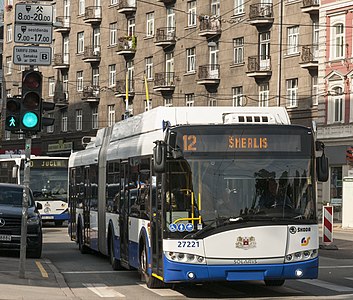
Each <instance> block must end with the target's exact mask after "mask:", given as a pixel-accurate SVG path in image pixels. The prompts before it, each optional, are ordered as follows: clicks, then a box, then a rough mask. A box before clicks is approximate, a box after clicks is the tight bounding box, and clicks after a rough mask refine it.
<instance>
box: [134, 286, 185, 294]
mask: <svg viewBox="0 0 353 300" xmlns="http://www.w3.org/2000/svg"><path fill="white" fill-rule="evenodd" d="M138 285H139V286H142V287H143V288H145V289H146V290H149V291H150V292H152V293H155V294H157V295H158V296H161V297H175V296H182V297H185V295H183V294H181V293H179V292H177V291H174V290H171V289H149V288H148V287H147V285H146V284H141V283H138Z"/></svg>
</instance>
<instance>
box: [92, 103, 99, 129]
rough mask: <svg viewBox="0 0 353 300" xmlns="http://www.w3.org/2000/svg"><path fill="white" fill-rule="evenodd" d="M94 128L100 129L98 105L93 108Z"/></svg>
mask: <svg viewBox="0 0 353 300" xmlns="http://www.w3.org/2000/svg"><path fill="white" fill-rule="evenodd" d="M92 129H98V107H93V108H92Z"/></svg>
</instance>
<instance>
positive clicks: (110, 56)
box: [0, 0, 319, 155]
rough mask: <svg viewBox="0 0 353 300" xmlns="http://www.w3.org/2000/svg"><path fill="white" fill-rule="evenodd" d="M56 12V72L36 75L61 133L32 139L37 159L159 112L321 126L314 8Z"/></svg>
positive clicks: (17, 139) (197, 4)
mask: <svg viewBox="0 0 353 300" xmlns="http://www.w3.org/2000/svg"><path fill="white" fill-rule="evenodd" d="M5 2H6V3H5V4H6V5H10V6H12V9H10V8H8V9H7V10H5V12H4V58H3V63H4V80H3V82H4V90H5V91H6V92H5V94H6V95H7V96H14V95H20V94H21V73H22V70H24V69H26V68H28V66H20V65H14V64H13V57H12V55H13V54H12V51H13V47H14V45H15V43H14V38H13V28H14V12H15V8H14V6H15V4H16V3H17V2H19V1H12V0H6V1H5ZM43 3H44V2H43ZM50 3H52V5H53V6H54V14H55V16H54V20H55V24H54V25H55V27H54V41H53V43H52V48H53V62H52V65H51V66H50V67H44V66H38V68H39V70H40V71H41V72H42V73H43V76H44V82H45V84H44V90H43V98H44V99H45V100H46V101H53V102H55V103H56V107H55V110H54V111H52V112H49V114H50V116H52V117H55V124H54V126H51V127H47V128H45V130H44V131H43V132H41V133H38V135H37V136H36V137H34V138H33V150H34V151H33V152H34V153H37V154H50V155H54V154H55V155H69V153H70V152H71V151H76V150H79V149H82V143H81V139H82V137H84V136H92V135H94V134H95V132H96V130H97V129H98V128H101V127H105V126H110V125H112V124H113V123H114V122H116V121H119V120H121V118H124V117H127V116H129V115H135V114H138V113H141V112H143V111H144V110H147V109H151V108H153V107H156V106H161V105H165V106H210V107H212V106H226V105H227V106H228V105H234V106H285V107H287V109H288V112H289V114H290V117H291V119H292V123H294V124H302V125H305V126H311V122H312V120H313V119H314V120H316V118H317V116H318V99H319V97H318V96H319V93H318V65H319V64H318V54H319V52H318V45H319V25H318V22H319V5H318V2H317V0H300V1H297V0H294V1H293V0H286V1H276V0H274V1H273V2H271V1H265V2H264V1H254V0H252V1H248V2H244V1H242V0H236V1H233V0H232V1H221V0H189V1H180V0H174V1H173V0H158V1H157V0H155V1H135V0H85V1H84V0H79V1H73V0H71V1H70V0H62V1H56V2H54V1H52V2H50ZM6 5H5V6H6ZM8 7H9V6H8ZM4 107H5V101H3V103H2V108H3V109H4ZM210 109H211V108H210ZM2 133H3V136H2V142H1V144H2V147H1V149H0V152H1V153H5V152H11V151H12V152H16V151H21V149H23V147H24V140H23V136H21V135H18V134H10V133H9V132H4V129H3V128H2Z"/></svg>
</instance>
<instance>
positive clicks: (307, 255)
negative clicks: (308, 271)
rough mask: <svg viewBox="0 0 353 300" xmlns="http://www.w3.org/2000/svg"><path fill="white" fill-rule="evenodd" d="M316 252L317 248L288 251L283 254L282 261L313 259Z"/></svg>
mask: <svg viewBox="0 0 353 300" xmlns="http://www.w3.org/2000/svg"><path fill="white" fill-rule="evenodd" d="M317 254H318V250H317V249H312V250H305V251H299V252H295V253H289V254H287V255H286V256H285V259H284V262H285V263H290V262H298V261H305V260H308V259H313V258H315V257H317Z"/></svg>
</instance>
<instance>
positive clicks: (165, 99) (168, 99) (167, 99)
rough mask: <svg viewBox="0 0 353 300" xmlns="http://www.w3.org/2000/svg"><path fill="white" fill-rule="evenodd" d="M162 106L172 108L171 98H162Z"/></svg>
mask: <svg viewBox="0 0 353 300" xmlns="http://www.w3.org/2000/svg"><path fill="white" fill-rule="evenodd" d="M164 106H167V107H170V106H173V98H164Z"/></svg>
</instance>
